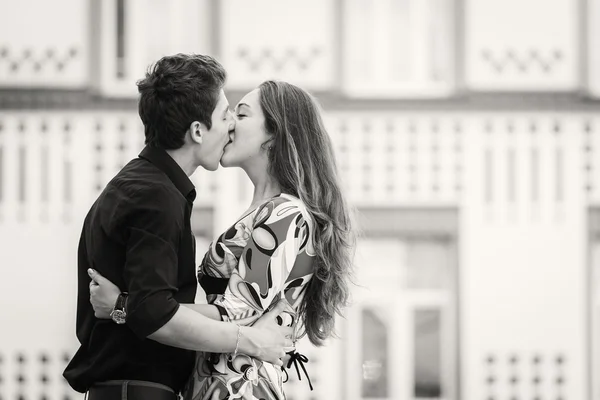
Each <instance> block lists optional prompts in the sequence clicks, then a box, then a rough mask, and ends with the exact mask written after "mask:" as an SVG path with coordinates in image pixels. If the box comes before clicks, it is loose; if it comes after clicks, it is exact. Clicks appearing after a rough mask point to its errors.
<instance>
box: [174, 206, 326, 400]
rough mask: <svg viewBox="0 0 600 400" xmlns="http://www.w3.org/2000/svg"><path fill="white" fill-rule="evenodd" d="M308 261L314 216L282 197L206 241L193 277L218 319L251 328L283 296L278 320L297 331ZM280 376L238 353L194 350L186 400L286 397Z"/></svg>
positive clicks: (267, 365)
mask: <svg viewBox="0 0 600 400" xmlns="http://www.w3.org/2000/svg"><path fill="white" fill-rule="evenodd" d="M314 260H315V251H314V243H313V221H312V219H311V218H310V216H309V214H308V213H307V211H306V209H305V207H304V205H303V203H302V202H301V201H300V200H299V199H298V198H296V197H294V196H291V195H287V194H280V195H278V196H275V197H273V198H271V199H269V200H267V201H266V202H264V203H263V204H261V205H260V206H259V207H257V208H256V209H255V210H253V211H252V212H250V213H248V214H246V215H244V216H243V217H242V218H240V219H239V220H238V221H237V222H236V223H235V224H234V225H233V226H231V227H230V228H229V229H228V230H227V231H226V232H225V233H223V234H222V235H221V236H219V238H218V239H217V240H215V241H214V242H212V243H211V244H210V247H209V250H208V252H207V253H206V255H205V256H204V259H203V261H202V263H201V265H200V267H199V273H198V275H199V279H200V284H201V285H202V287H203V289H204V290H205V292H206V293H207V301H208V303H209V304H214V305H215V306H217V308H218V310H219V312H220V314H221V319H222V320H223V321H228V322H233V323H236V324H238V325H244V326H249V325H252V324H253V323H254V322H255V321H256V320H257V319H259V318H260V316H262V315H263V314H264V313H265V312H267V311H268V309H270V308H271V307H272V306H274V305H275V303H277V302H278V301H279V299H281V298H282V297H285V300H286V301H287V303H288V304H287V308H286V312H284V313H283V314H282V321H280V322H281V323H283V324H285V325H287V326H294V327H296V326H297V310H298V307H299V306H300V304H301V301H302V298H303V296H304V292H305V289H306V287H307V284H308V282H309V281H310V279H311V278H312V273H313V262H314ZM281 374H282V372H281V369H280V367H277V366H274V365H272V364H270V363H266V362H263V361H260V360H257V359H254V358H251V357H249V356H247V355H244V354H237V355H236V356H235V357H234V358H232V355H231V354H215V353H204V352H199V353H198V355H197V360H196V367H195V369H194V372H193V374H192V378H191V380H190V382H189V385H188V388H187V390H186V393H185V394H184V398H185V399H186V400H205V399H206V400H213V399H256V400H258V399H265V400H279V399H285V395H284V394H283V389H282V375H281Z"/></svg>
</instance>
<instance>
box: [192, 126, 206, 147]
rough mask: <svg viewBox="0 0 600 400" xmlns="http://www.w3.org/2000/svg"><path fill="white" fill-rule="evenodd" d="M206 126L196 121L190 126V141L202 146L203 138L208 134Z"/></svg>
mask: <svg viewBox="0 0 600 400" xmlns="http://www.w3.org/2000/svg"><path fill="white" fill-rule="evenodd" d="M206 130H207V129H206V126H204V124H203V123H200V122H198V121H194V122H192V123H191V124H190V130H189V132H190V139H192V141H193V142H194V143H198V144H202V138H203V137H204V133H205V132H206Z"/></svg>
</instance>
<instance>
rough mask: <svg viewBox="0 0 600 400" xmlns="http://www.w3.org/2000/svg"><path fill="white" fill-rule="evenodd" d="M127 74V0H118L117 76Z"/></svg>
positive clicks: (120, 76)
mask: <svg viewBox="0 0 600 400" xmlns="http://www.w3.org/2000/svg"><path fill="white" fill-rule="evenodd" d="M124 76H125V0H117V78H119V79H120V78H123V77H124Z"/></svg>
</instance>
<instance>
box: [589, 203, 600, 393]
mask: <svg viewBox="0 0 600 400" xmlns="http://www.w3.org/2000/svg"><path fill="white" fill-rule="evenodd" d="M590 219H591V223H590V226H591V232H590V239H591V240H590V253H589V254H590V278H591V279H590V281H591V284H590V289H591V292H590V302H591V307H590V312H591V314H592V315H591V319H590V320H591V322H592V324H591V325H592V331H591V338H592V342H591V346H592V352H591V353H592V371H591V374H590V375H589V376H591V377H595V376H598V373H600V336H599V335H600V209H596V210H593V211H592V212H591V213H590ZM592 385H593V387H592V396H591V397H590V398H592V399H597V398H599V396H600V381H599V380H598V379H592Z"/></svg>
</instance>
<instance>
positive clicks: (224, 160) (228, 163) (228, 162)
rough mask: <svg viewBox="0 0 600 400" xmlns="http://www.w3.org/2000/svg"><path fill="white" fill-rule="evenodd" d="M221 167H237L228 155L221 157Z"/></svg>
mask: <svg viewBox="0 0 600 400" xmlns="http://www.w3.org/2000/svg"><path fill="white" fill-rule="evenodd" d="M221 167H223V168H230V167H235V165H233V164H232V163H231V160H229V159H228V158H227V157H225V156H223V157H221Z"/></svg>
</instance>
